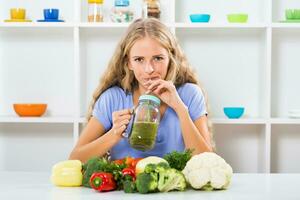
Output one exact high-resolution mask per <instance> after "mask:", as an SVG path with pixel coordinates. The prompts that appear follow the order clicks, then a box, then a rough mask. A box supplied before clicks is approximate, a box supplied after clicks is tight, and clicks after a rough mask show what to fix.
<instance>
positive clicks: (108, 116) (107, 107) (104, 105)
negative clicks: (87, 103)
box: [92, 89, 113, 131]
mask: <svg viewBox="0 0 300 200" xmlns="http://www.w3.org/2000/svg"><path fill="white" fill-rule="evenodd" d="M112 112H113V101H112V95H111V91H110V90H109V89H108V90H106V91H105V92H104V93H102V94H101V95H100V97H99V98H98V99H97V101H96V103H95V106H94V109H93V113H92V114H93V117H95V118H96V119H97V120H98V121H99V122H100V123H101V124H102V125H103V127H104V128H105V131H108V130H109V129H110V128H111V126H112Z"/></svg>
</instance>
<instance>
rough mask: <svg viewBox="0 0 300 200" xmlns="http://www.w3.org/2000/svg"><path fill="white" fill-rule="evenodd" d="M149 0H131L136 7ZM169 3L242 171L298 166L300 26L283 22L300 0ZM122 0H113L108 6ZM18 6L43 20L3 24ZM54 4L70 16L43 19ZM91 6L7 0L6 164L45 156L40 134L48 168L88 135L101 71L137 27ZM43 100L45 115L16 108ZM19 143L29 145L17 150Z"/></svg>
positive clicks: (1, 41)
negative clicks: (234, 111)
mask: <svg viewBox="0 0 300 200" xmlns="http://www.w3.org/2000/svg"><path fill="white" fill-rule="evenodd" d="M141 1H142V0H131V4H132V5H133V8H134V9H135V11H138V12H139V11H140V5H141ZM161 3H162V19H161V20H162V22H164V23H165V24H166V25H167V26H168V27H169V28H170V29H171V31H172V32H173V33H174V34H176V36H177V38H178V40H179V43H180V44H181V46H182V48H183V50H184V52H185V53H186V55H187V57H188V59H189V62H190V63H191V65H192V66H193V67H194V68H195V70H196V71H197V72H198V75H199V78H200V80H201V82H202V84H203V86H204V88H205V89H206V90H207V93H208V96H209V102H210V108H211V110H210V115H211V117H212V119H211V120H212V123H213V124H214V135H215V137H216V143H217V147H218V148H217V149H218V153H220V154H221V155H222V156H223V157H224V158H225V159H226V160H228V161H229V162H230V163H231V164H232V165H233V166H234V171H235V172H289V171H291V172H295V171H297V170H296V169H295V168H289V167H288V166H287V165H285V164H284V163H292V162H295V160H294V159H292V158H291V157H289V156H286V155H288V154H289V152H290V151H291V149H289V148H288V149H287V150H284V149H282V147H286V146H288V145H289V143H291V144H293V145H295V144H294V141H293V138H289V137H291V135H294V134H297V132H300V119H291V118H287V116H288V115H287V112H288V110H289V109H296V108H298V109H299V108H300V103H299V102H300V94H299V92H298V90H297V89H298V86H299V85H300V81H299V80H300V79H299V78H298V77H299V74H300V68H299V67H298V63H299V59H298V58H299V55H298V54H299V52H300V37H299V34H300V29H299V28H300V23H279V21H280V20H282V19H284V10H285V9H286V8H297V7H298V8H299V7H300V1H293V0H286V1H284V0H279V1H272V0H253V1H248V2H237V1H218V0H203V1H201V2H199V1H198V0H185V1H182V0H162V1H161ZM112 5H113V0H105V1H104V11H105V12H106V13H107V12H109V10H110V8H111V7H112ZM12 7H24V8H26V9H27V15H28V19H31V20H33V21H34V22H30V23H5V22H3V20H4V19H7V18H8V13H9V12H8V11H9V8H12ZM46 7H48V8H51V7H56V8H59V9H60V15H61V17H60V18H61V19H64V20H65V22H63V23H41V22H36V20H37V19H41V18H43V16H42V9H43V8H46ZM87 10H88V9H87V0H73V1H71V0H68V1H67V0H64V1H61V0H45V1H38V0H34V3H33V1H31V0H30V1H29V0H24V1H14V0H12V1H11V0H2V1H0V21H1V22H0V105H1V106H0V154H1V155H0V158H1V157H2V161H3V162H0V163H6V164H0V169H3V170H9V169H14V170H17V167H16V166H19V165H17V163H19V162H18V159H15V157H16V155H18V153H19V152H20V151H22V152H24V156H25V157H24V158H26V159H27V160H28V161H29V162H27V163H31V162H35V160H34V159H35V158H34V156H31V154H32V153H33V152H35V151H36V149H38V148H41V147H40V146H39V145H37V144H36V145H35V146H33V147H30V140H32V141H33V142H34V141H35V140H39V139H41V142H42V143H45V144H46V146H47V148H46V150H47V151H48V152H50V151H51V148H55V152H54V153H52V154H51V153H48V154H47V156H49V161H48V162H45V163H44V164H43V166H42V168H43V169H44V170H45V169H46V170H48V169H49V168H50V167H51V164H52V163H53V162H54V161H58V160H61V159H63V158H65V159H67V156H68V154H69V152H70V149H71V147H72V146H73V145H74V143H75V142H76V141H77V140H78V137H79V134H80V132H81V131H82V129H83V126H84V124H85V122H86V120H85V118H84V117H83V116H85V114H86V112H87V108H88V105H89V102H90V100H91V96H92V93H93V91H94V89H95V88H96V86H97V83H98V80H99V77H100V75H101V74H102V73H103V71H104V69H105V68H106V66H107V64H108V62H109V59H110V57H111V55H112V53H113V52H114V49H115V48H116V45H117V43H118V41H119V39H120V37H121V36H122V35H123V34H124V32H125V31H126V28H127V27H128V26H129V24H128V23H123V24H122V23H121V24H120V23H112V22H111V21H110V20H109V17H108V14H106V15H105V16H104V17H105V18H104V19H105V22H103V23H88V22H87ZM236 12H246V13H248V14H249V20H248V23H245V24H233V23H228V22H227V19H226V15H227V14H228V13H236ZM191 13H210V14H211V16H212V17H211V21H210V23H191V22H190V21H189V14H191ZM37 101H38V102H47V103H48V109H47V113H46V115H45V116H44V117H40V118H20V117H17V116H16V115H15V113H14V111H13V109H12V104H13V103H15V102H37ZM240 105H243V106H245V108H246V110H245V115H244V116H243V117H242V118H241V119H227V118H226V117H225V116H224V113H223V110H222V109H223V107H224V106H240ZM285 128H287V129H288V131H284V129H285ZM52 134H54V135H52ZM273 136H274V137H273ZM27 137H28V138H29V139H27ZM295 138H296V141H298V140H299V138H300V136H295ZM281 144H283V145H281ZM14 145H16V146H18V145H21V148H20V149H17V150H12V149H10V148H9V147H10V146H14ZM27 146H28V150H26V147H27ZM41 146H43V145H41ZM295 149H296V150H295V152H294V153H295V154H299V153H300V150H297V148H295ZM46 150H45V152H46ZM271 150H272V151H271ZM59 152H62V153H61V154H60V153H59ZM241 152H242V153H241ZM277 152H279V154H277ZM42 153H43V152H42ZM44 154H46V153H44ZM40 159H42V158H40ZM24 165H26V164H24ZM295 166H298V165H297V164H296V165H295ZM21 168H22V170H23V169H28V170H30V169H32V170H35V169H36V168H35V167H30V165H29V164H28V165H26V166H25V167H24V166H20V169H21ZM297 172H300V171H299V170H298V171H297Z"/></svg>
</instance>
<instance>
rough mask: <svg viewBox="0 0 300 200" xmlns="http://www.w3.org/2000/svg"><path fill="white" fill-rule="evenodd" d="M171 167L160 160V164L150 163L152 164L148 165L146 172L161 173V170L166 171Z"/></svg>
mask: <svg viewBox="0 0 300 200" xmlns="http://www.w3.org/2000/svg"><path fill="white" fill-rule="evenodd" d="M169 168H170V166H169V164H168V163H166V162H160V163H158V164H152V163H150V164H148V165H146V167H145V170H144V172H145V173H148V174H149V173H154V172H155V173H159V172H162V171H165V170H166V169H169Z"/></svg>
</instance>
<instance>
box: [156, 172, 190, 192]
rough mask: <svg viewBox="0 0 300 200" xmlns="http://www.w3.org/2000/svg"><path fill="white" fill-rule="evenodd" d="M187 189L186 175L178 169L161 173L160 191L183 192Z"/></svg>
mask: <svg viewBox="0 0 300 200" xmlns="http://www.w3.org/2000/svg"><path fill="white" fill-rule="evenodd" d="M185 188H186V181H185V178H184V175H183V174H182V173H181V172H180V171H178V170H176V169H172V168H169V169H166V170H165V171H161V172H160V173H159V180H158V190H159V191H161V192H168V191H171V190H179V191H183V190H184V189H185Z"/></svg>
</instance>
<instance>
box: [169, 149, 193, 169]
mask: <svg viewBox="0 0 300 200" xmlns="http://www.w3.org/2000/svg"><path fill="white" fill-rule="evenodd" d="M192 153H193V150H191V149H187V150H185V151H183V152H178V151H173V152H171V153H168V154H166V155H165V156H164V159H165V160H167V161H168V163H169V165H170V167H171V168H174V169H177V170H179V171H182V170H183V169H184V167H185V165H186V163H187V162H188V161H189V160H190V159H191V157H192Z"/></svg>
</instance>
